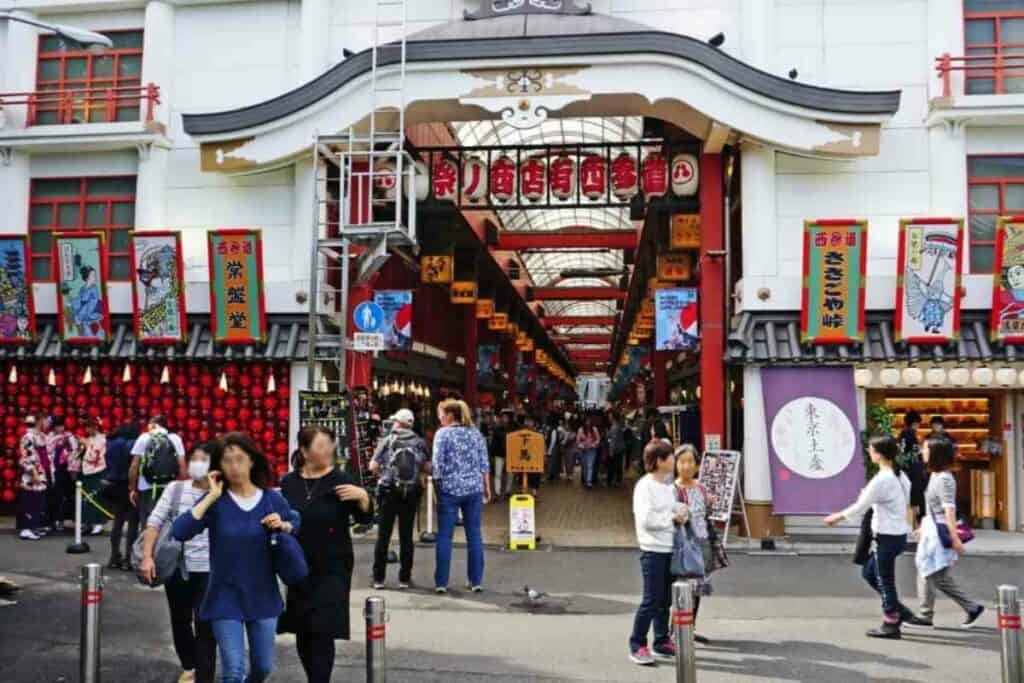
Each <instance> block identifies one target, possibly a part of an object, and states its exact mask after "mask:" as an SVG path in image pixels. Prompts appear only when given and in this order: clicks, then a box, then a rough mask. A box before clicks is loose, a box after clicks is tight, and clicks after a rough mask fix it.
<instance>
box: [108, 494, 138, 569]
mask: <svg viewBox="0 0 1024 683" xmlns="http://www.w3.org/2000/svg"><path fill="white" fill-rule="evenodd" d="M111 507H112V508H113V509H112V510H111V512H113V513H114V526H113V527H111V529H110V559H111V561H113V560H122V559H131V556H132V544H133V543H135V539H136V538H137V537H138V535H139V513H138V512H137V511H136V510H135V508H134V507H132V504H131V503H130V502H128V498H127V497H123V498H121V497H119V498H117V499H116V501H114V502H113V503H112V504H111ZM125 527H127V528H125ZM122 535H123V536H124V539H125V540H126V541H127V542H126V543H125V549H124V553H123V554H122V552H121V537H122Z"/></svg>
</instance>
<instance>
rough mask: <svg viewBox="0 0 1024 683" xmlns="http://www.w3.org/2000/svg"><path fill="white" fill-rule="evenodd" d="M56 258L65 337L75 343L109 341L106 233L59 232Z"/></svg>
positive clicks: (59, 321) (55, 242) (59, 313)
mask: <svg viewBox="0 0 1024 683" xmlns="http://www.w3.org/2000/svg"><path fill="white" fill-rule="evenodd" d="M53 262H54V264H55V265H56V267H57V324H58V327H59V328H60V336H61V338H62V339H63V340H64V341H66V342H69V343H73V344H74V343H80V344H98V343H100V342H104V341H107V340H108V339H109V337H110V310H109V302H108V300H107V269H106V263H107V250H106V246H105V245H104V242H103V233H97V232H65V233H59V234H57V235H55V236H54V238H53Z"/></svg>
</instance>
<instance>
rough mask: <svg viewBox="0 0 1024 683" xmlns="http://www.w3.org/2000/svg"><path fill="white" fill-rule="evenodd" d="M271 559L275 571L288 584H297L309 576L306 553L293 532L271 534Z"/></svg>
mask: <svg viewBox="0 0 1024 683" xmlns="http://www.w3.org/2000/svg"><path fill="white" fill-rule="evenodd" d="M269 543H270V559H271V561H272V562H273V564H274V573H275V574H277V577H278V578H279V579H281V582H282V583H283V584H284V585H286V586H296V585H298V584H300V583H302V582H303V581H305V580H306V577H308V576H309V565H308V564H307V563H306V554H305V553H304V552H303V551H302V546H301V545H299V540H298V539H297V538H295V537H294V536H292V535H291V534H285V533H281V532H275V533H272V534H270V541H269Z"/></svg>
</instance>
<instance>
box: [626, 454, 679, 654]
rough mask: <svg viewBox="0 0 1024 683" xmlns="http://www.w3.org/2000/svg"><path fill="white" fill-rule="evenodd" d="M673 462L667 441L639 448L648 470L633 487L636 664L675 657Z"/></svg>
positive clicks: (675, 506)
mask: <svg viewBox="0 0 1024 683" xmlns="http://www.w3.org/2000/svg"><path fill="white" fill-rule="evenodd" d="M675 460H676V459H675V456H674V455H673V453H672V447H671V446H670V445H668V444H666V443H663V442H661V441H652V442H651V443H649V444H647V447H646V448H644V469H645V470H647V474H646V475H645V476H643V477H642V478H641V479H640V481H638V482H637V483H636V488H634V489H633V519H634V522H635V524H636V538H637V543H638V544H639V545H640V571H641V574H642V575H643V582H644V594H643V599H642V600H641V602H640V607H639V608H638V609H637V611H636V618H635V619H634V620H633V633H632V635H630V637H629V659H630V661H632V662H633V663H634V664H639V665H641V666H651V665H653V664H654V663H655V659H656V658H658V659H666V660H672V659H674V658H675V655H676V649H675V645H674V644H673V643H672V634H671V632H670V631H669V618H668V617H669V608H670V607H671V605H672V571H671V567H672V538H673V536H674V535H675V528H676V526H677V525H679V524H682V523H683V522H684V521H686V519H685V512H684V511H683V506H682V504H681V503H679V502H678V501H677V500H676V494H675V490H674V488H673V486H672V479H673V477H674V475H675ZM652 622H653V623H654V649H653V653H652V651H651V649H649V648H648V647H647V632H648V631H649V630H650V628H651V623H652Z"/></svg>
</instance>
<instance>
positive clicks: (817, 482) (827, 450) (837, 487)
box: [761, 367, 864, 515]
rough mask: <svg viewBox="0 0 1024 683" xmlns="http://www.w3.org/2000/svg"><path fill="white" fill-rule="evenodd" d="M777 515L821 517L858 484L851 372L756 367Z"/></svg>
mask: <svg viewBox="0 0 1024 683" xmlns="http://www.w3.org/2000/svg"><path fill="white" fill-rule="evenodd" d="M761 387H762V391H763V393H764V416H765V426H766V428H767V433H768V451H769V454H770V458H771V469H772V508H773V510H774V514H777V515H808V514H815V515H817V514H824V513H827V512H830V511H833V510H838V509H841V508H843V507H845V506H847V505H849V504H850V503H852V502H853V501H854V500H855V499H856V498H857V494H858V493H859V491H860V489H861V487H862V486H863V485H864V466H863V465H862V464H861V459H860V435H859V433H858V432H857V429H856V427H855V425H856V424H857V423H858V420H857V390H856V388H855V387H854V384H853V369H852V368H849V367H842V368H762V369H761Z"/></svg>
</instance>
